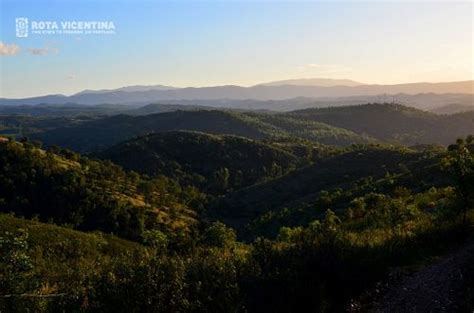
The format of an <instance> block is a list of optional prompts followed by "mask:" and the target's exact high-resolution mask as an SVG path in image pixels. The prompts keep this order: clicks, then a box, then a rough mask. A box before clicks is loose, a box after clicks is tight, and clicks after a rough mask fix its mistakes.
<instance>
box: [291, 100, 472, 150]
mask: <svg viewBox="0 0 474 313" xmlns="http://www.w3.org/2000/svg"><path fill="white" fill-rule="evenodd" d="M290 115H291V116H293V117H294V118H297V119H300V120H310V121H317V122H321V123H326V124H329V125H332V126H335V127H341V128H344V129H347V130H350V131H353V132H355V133H357V134H366V135H368V136H371V137H373V138H376V139H379V140H382V141H386V142H394V143H401V144H405V145H415V144H421V143H425V144H430V143H438V144H444V145H448V144H450V143H452V142H453V141H455V140H456V139H457V138H459V137H464V136H466V135H469V134H471V133H472V132H473V131H474V111H473V112H465V113H459V114H454V115H435V114H431V113H427V112H424V111H420V110H417V109H414V108H410V107H406V106H402V105H398V104H367V105H360V106H347V107H336V108H325V109H307V110H300V111H294V112H291V113H290Z"/></svg>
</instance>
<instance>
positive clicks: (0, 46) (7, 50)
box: [0, 41, 20, 56]
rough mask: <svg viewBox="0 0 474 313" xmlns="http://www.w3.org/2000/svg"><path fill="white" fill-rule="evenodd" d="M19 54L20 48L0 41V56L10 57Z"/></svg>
mask: <svg viewBox="0 0 474 313" xmlns="http://www.w3.org/2000/svg"><path fill="white" fill-rule="evenodd" d="M19 52H20V47H19V46H17V45H15V44H14V43H12V44H7V43H3V42H1V41H0V55H2V56H3V55H5V56H12V55H17V54H18V53H19Z"/></svg>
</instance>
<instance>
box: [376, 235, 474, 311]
mask: <svg viewBox="0 0 474 313" xmlns="http://www.w3.org/2000/svg"><path fill="white" fill-rule="evenodd" d="M473 283H474V241H470V243H469V244H468V245H466V246H464V247H463V248H461V249H460V250H458V251H457V252H455V253H453V254H450V255H448V256H446V257H444V258H442V259H441V260H439V261H438V262H436V263H435V264H432V265H430V266H427V267H425V268H423V269H422V270H420V271H418V272H416V273H414V274H413V275H411V276H409V277H407V278H404V279H402V280H401V282H400V283H398V284H395V285H394V286H391V287H389V288H388V290H387V292H386V293H385V295H384V296H383V297H382V298H381V299H380V300H379V301H378V303H377V304H376V306H375V309H374V310H373V311H372V312H377V313H378V312H384V313H391V312H397V313H398V312H400V313H401V312H403V313H405V312H406V313H409V312H411V313H425V312H449V313H451V312H453V313H454V312H470V313H471V312H474V311H473V308H468V307H466V304H467V303H468V302H471V303H472V301H473V299H472V297H473V296H474V295H473V294H472V292H473V290H472V289H471V290H470V292H468V286H469V287H470V288H473V287H474V286H473ZM468 294H470V297H471V299H468Z"/></svg>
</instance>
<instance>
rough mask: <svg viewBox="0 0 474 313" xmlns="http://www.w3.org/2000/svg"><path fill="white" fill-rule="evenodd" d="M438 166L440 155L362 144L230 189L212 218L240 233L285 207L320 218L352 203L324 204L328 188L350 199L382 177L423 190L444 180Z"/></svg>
mask: <svg viewBox="0 0 474 313" xmlns="http://www.w3.org/2000/svg"><path fill="white" fill-rule="evenodd" d="M437 164H438V158H437V156H436V154H434V155H432V154H430V153H424V152H415V151H413V150H407V149H399V148H384V147H378V146H371V147H370V146H369V147H364V148H357V149H354V150H352V151H348V152H346V153H340V154H337V155H335V156H332V157H328V158H325V159H324V160H322V161H320V162H317V163H315V164H313V165H309V166H307V167H303V168H300V169H298V170H296V171H294V172H291V173H289V174H288V175H285V176H283V177H280V178H277V179H275V180H272V181H269V182H265V183H262V184H257V185H254V186H251V187H248V188H244V189H242V190H238V191H236V192H233V193H229V194H227V195H226V196H225V197H222V198H219V199H217V201H216V203H215V204H214V206H213V209H212V210H211V216H212V217H213V218H216V219H219V220H223V221H225V222H226V223H228V224H229V225H231V226H232V227H235V228H236V229H239V230H240V231H244V229H245V226H248V224H249V223H250V222H252V221H254V220H256V219H258V218H259V217H262V216H263V215H265V214H268V213H269V212H274V213H277V212H279V211H281V210H283V209H285V208H292V210H295V211H297V210H303V211H302V212H306V213H304V214H309V216H311V217H312V218H313V219H314V218H315V216H317V214H318V212H319V214H321V213H323V212H324V211H325V210H326V209H333V210H337V209H339V208H343V207H345V206H346V205H348V201H347V199H346V200H345V201H346V202H344V201H343V202H341V201H340V200H341V199H339V203H338V204H337V203H336V202H335V203H330V202H329V203H326V204H321V203H320V204H319V207H318V199H320V197H321V196H322V195H323V194H324V193H326V192H332V191H337V192H338V193H339V192H342V191H345V190H348V191H349V196H348V198H349V201H350V199H352V198H354V197H355V196H357V193H356V191H357V190H358V192H360V193H361V194H364V193H367V192H371V191H374V189H369V190H367V189H364V188H365V187H364V186H371V187H370V188H373V187H374V186H377V185H376V184H375V182H377V181H379V180H382V181H383V183H382V186H383V185H384V184H387V183H388V187H390V186H392V185H393V184H395V181H393V179H396V181H397V183H396V184H395V185H397V184H398V185H399V186H404V185H406V186H408V187H410V188H413V189H418V190H420V191H422V190H423V188H425V187H424V186H435V185H437V184H438V183H441V180H440V176H441V175H440V169H439V166H437ZM387 177H389V179H387ZM413 177H418V178H416V179H414V178H413ZM419 177H423V179H419ZM366 184H368V185H366ZM385 187H387V186H385ZM338 190H339V191H338ZM384 191H386V190H384ZM342 200H344V199H342ZM283 225H285V223H283ZM277 230H278V227H277V228H276V231H277ZM247 231H248V230H247ZM247 238H248V237H247Z"/></svg>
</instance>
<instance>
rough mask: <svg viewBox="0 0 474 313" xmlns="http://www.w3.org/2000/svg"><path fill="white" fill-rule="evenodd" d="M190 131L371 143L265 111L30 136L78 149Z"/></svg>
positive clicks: (96, 125)
mask: <svg viewBox="0 0 474 313" xmlns="http://www.w3.org/2000/svg"><path fill="white" fill-rule="evenodd" d="M171 130H191V131H200V132H206V133H211V134H226V135H236V136H242V137H247V138H250V139H258V140H259V139H264V138H290V137H293V138H305V139H310V140H313V141H317V142H321V143H324V144H334V145H350V144H352V143H367V142H371V139H370V138H367V137H363V136H359V135H357V134H355V133H353V132H351V131H347V130H344V129H340V128H336V127H332V126H329V125H324V124H322V123H314V122H312V121H307V122H302V121H297V120H296V119H293V118H287V119H285V120H283V119H282V118H280V117H271V116H268V115H266V114H265V113H261V114H253V113H244V112H231V111H217V110H213V111H206V110H200V111H176V112H168V113H161V114H151V115H145V116H128V115H116V116H111V117H107V118H104V119H98V120H93V121H90V122H85V123H80V124H78V125H74V126H71V127H62V128H56V129H53V130H50V131H47V132H44V133H38V134H35V135H34V136H33V138H35V139H39V140H41V141H42V142H44V143H45V144H46V145H59V146H64V147H68V148H71V149H73V150H76V151H80V152H92V151H98V150H101V149H105V148H108V147H110V146H112V145H114V144H117V143H119V142H121V141H124V140H127V139H130V138H133V137H136V136H139V135H145V134H149V133H153V132H163V131H171Z"/></svg>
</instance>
